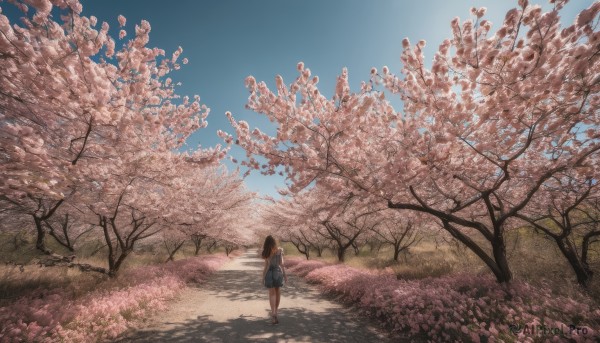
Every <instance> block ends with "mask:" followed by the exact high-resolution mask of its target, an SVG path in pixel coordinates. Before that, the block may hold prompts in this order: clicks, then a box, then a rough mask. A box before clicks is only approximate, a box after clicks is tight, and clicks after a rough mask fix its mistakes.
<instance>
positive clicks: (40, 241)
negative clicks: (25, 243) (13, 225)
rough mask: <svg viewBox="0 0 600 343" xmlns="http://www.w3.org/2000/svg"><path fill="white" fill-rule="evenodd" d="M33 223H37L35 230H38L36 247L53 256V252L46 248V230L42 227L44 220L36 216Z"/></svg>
mask: <svg viewBox="0 0 600 343" xmlns="http://www.w3.org/2000/svg"><path fill="white" fill-rule="evenodd" d="M33 221H34V222H35V228H36V230H37V240H36V242H35V247H36V248H37V249H38V250H40V251H41V252H43V253H44V254H46V255H52V250H50V249H48V248H47V247H46V230H44V227H43V225H42V219H41V218H38V217H37V216H35V215H34V216H33Z"/></svg>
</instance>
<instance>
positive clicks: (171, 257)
mask: <svg viewBox="0 0 600 343" xmlns="http://www.w3.org/2000/svg"><path fill="white" fill-rule="evenodd" d="M183 243H185V241H181V243H179V244H178V245H177V246H176V247H175V249H173V250H172V251H168V253H169V257H168V258H167V260H166V261H165V263H167V262H169V261H175V254H176V253H177V252H178V251H179V250H180V249H181V247H182V246H183ZM165 246H166V244H165ZM167 249H168V247H167Z"/></svg>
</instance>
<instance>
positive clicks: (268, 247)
mask: <svg viewBox="0 0 600 343" xmlns="http://www.w3.org/2000/svg"><path fill="white" fill-rule="evenodd" d="M276 246H277V242H275V238H273V236H271V235H268V236H267V238H265V244H263V251H262V257H263V258H269V256H271V251H273V248H275V247H276Z"/></svg>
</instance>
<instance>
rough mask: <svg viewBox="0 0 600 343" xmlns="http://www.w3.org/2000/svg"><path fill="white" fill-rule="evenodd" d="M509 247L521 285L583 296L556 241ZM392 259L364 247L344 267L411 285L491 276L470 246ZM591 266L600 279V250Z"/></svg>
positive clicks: (528, 240)
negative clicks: (463, 275)
mask: <svg viewBox="0 0 600 343" xmlns="http://www.w3.org/2000/svg"><path fill="white" fill-rule="evenodd" d="M506 242H507V254H508V259H509V263H510V266H511V269H512V271H513V275H514V278H515V279H516V280H523V281H527V282H529V283H532V284H534V285H535V284H539V285H544V286H546V287H550V288H551V289H553V291H554V292H556V293H557V294H564V295H569V294H570V293H572V292H575V291H578V290H580V287H579V285H578V284H577V282H576V279H575V275H574V273H573V271H572V270H571V268H570V266H569V264H568V263H567V262H566V260H565V259H564V258H563V257H562V255H561V254H560V252H559V251H558V249H557V248H556V246H555V244H554V243H553V242H552V241H550V240H548V239H546V238H544V237H542V236H540V235H536V234H534V233H533V232H531V231H530V230H526V229H520V230H513V231H511V232H509V233H508V234H507V236H506ZM283 247H284V249H285V251H286V254H287V255H288V256H302V257H303V256H304V255H302V254H300V253H299V252H298V251H297V250H296V248H295V247H294V246H293V245H292V244H290V243H284V244H283ZM598 248H600V247H598ZM392 256H393V251H392V250H391V248H390V247H383V248H382V249H381V250H380V251H379V252H377V251H370V250H369V248H368V247H363V248H362V249H361V251H360V253H359V254H358V255H355V254H354V251H353V250H352V249H349V250H347V252H346V261H345V262H344V263H346V264H347V265H350V266H352V267H357V268H368V269H372V268H377V269H383V268H391V269H392V270H393V271H394V272H395V273H396V275H397V277H398V278H399V279H407V280H409V279H423V278H427V277H438V276H442V275H446V274H451V273H456V272H468V273H473V274H488V273H490V271H489V269H488V268H487V266H485V265H484V264H483V262H482V261H481V260H480V259H479V258H478V257H477V256H475V254H473V253H472V252H471V251H470V250H468V249H466V248H465V247H464V246H462V245H454V244H446V243H444V244H439V245H436V244H435V243H434V241H433V240H431V239H429V240H428V239H425V240H423V241H422V242H420V243H419V244H418V245H416V246H413V247H411V248H410V252H409V253H408V254H404V255H402V254H401V256H400V258H399V261H398V262H395V261H393V259H392ZM310 258H311V259H317V260H322V261H325V262H329V263H337V258H336V256H335V254H333V253H332V252H331V251H329V250H327V251H325V252H324V253H323V257H317V256H316V253H315V252H311V256H310ZM590 262H591V265H592V268H593V270H595V271H596V274H600V254H599V253H598V250H594V251H593V252H591V259H590ZM587 292H588V293H589V294H590V295H591V296H592V297H593V298H594V299H595V300H596V301H598V302H599V303H600V276H598V275H596V277H595V279H594V280H593V281H592V283H591V284H590V286H589V288H588V290H587Z"/></svg>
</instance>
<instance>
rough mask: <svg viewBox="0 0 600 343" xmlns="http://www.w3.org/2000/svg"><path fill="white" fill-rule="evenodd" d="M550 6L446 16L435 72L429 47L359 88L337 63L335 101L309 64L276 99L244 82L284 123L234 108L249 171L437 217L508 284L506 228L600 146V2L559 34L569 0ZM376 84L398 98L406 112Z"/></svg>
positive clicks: (280, 86) (252, 101)
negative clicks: (496, 18) (260, 122)
mask: <svg viewBox="0 0 600 343" xmlns="http://www.w3.org/2000/svg"><path fill="white" fill-rule="evenodd" d="M553 4H554V8H553V9H552V10H550V11H549V12H544V11H543V10H542V9H541V8H540V7H539V6H532V5H529V4H528V2H527V1H526V0H520V1H519V7H518V8H515V9H512V10H510V11H509V12H508V13H507V14H506V17H505V19H504V22H503V23H501V24H500V25H499V26H498V28H497V29H496V31H495V32H493V31H492V23H490V22H489V21H487V20H485V19H484V14H485V8H481V9H473V10H472V15H473V18H472V19H469V20H466V21H465V22H464V23H462V24H461V23H460V21H459V19H458V18H457V19H454V20H453V21H452V23H451V28H452V33H453V35H452V37H451V38H449V39H446V40H444V41H443V42H442V44H441V45H440V47H439V49H438V51H437V52H436V54H435V56H434V58H433V62H432V65H431V67H430V68H428V67H427V66H426V65H425V57H424V56H423V47H424V46H425V42H424V41H419V42H418V43H417V44H416V45H414V46H413V45H411V43H410V42H409V41H408V39H405V40H404V41H403V47H404V51H403V53H402V56H401V61H402V69H401V71H400V74H399V75H394V74H392V73H391V71H390V69H389V68H388V67H383V68H382V72H381V73H379V72H378V71H377V69H376V68H373V69H372V70H371V80H370V81H369V82H364V83H363V84H362V86H361V90H360V91H359V92H357V93H352V92H351V91H350V87H349V84H348V73H347V71H346V70H345V69H344V70H343V72H342V74H341V75H340V76H339V78H338V81H337V85H336V89H335V94H334V95H333V97H332V98H331V99H328V98H326V97H325V96H324V95H323V94H322V93H321V92H320V91H319V90H318V88H317V84H318V81H319V80H318V78H317V77H312V76H311V72H310V70H309V69H308V68H305V66H304V64H303V63H299V64H298V71H299V74H300V75H299V77H298V78H297V79H296V80H294V81H293V82H292V83H291V84H290V85H289V86H287V85H286V84H285V83H284V81H283V79H282V78H281V77H280V76H278V77H277V78H276V89H275V91H271V90H270V89H269V88H268V87H267V85H266V84H265V83H264V82H260V83H257V82H256V80H255V79H254V78H253V77H248V78H247V79H246V85H247V87H248V89H249V91H250V97H249V99H248V104H247V106H248V108H250V109H252V110H253V111H255V112H257V113H261V114H264V115H266V116H267V117H268V118H269V120H271V121H272V122H274V123H276V124H277V126H278V128H277V133H276V135H275V136H269V135H267V134H265V133H263V132H261V131H260V130H258V129H254V130H252V131H251V130H250V128H249V125H248V124H247V123H246V122H244V121H239V122H238V121H236V120H235V119H234V118H233V116H232V115H231V114H228V116H229V118H230V121H231V123H232V126H233V128H234V129H235V131H236V136H237V137H236V139H235V142H237V143H239V145H240V146H241V147H242V148H244V149H245V150H246V151H247V154H248V156H249V157H248V159H247V160H246V161H244V162H243V164H244V165H245V166H248V167H249V168H252V169H259V170H262V172H263V173H265V174H274V173H275V172H276V169H277V168H278V167H283V169H284V171H285V172H286V173H287V174H286V175H287V178H288V180H289V181H290V184H291V187H290V189H291V191H293V192H299V191H300V190H302V189H303V188H305V187H307V186H309V185H311V184H312V183H313V182H314V181H315V180H321V184H323V185H328V187H329V188H330V191H331V192H334V193H335V192H340V191H343V190H346V192H348V191H352V192H355V194H357V195H359V194H360V197H366V196H376V197H379V198H380V199H382V200H385V201H387V203H388V207H390V208H392V209H398V210H411V211H417V212H421V213H423V214H426V215H429V216H431V217H432V218H437V220H439V221H441V222H442V224H443V227H444V229H445V230H446V231H447V232H449V233H450V234H451V235H452V236H453V237H454V238H455V239H457V240H458V241H460V242H461V243H463V244H464V245H465V246H466V247H468V248H469V249H470V250H471V251H472V252H473V253H475V254H476V255H477V256H478V257H479V258H480V259H481V260H482V261H483V262H484V263H485V264H486V265H487V266H488V267H489V269H490V270H491V271H492V272H493V274H494V275H495V277H496V279H497V281H498V282H509V281H510V280H511V279H512V273H511V270H510V267H509V264H508V260H507V256H506V244H505V234H506V230H509V229H510V228H512V227H515V225H517V222H518V220H517V216H518V214H519V213H522V211H523V210H524V209H525V207H526V206H527V205H528V204H529V203H530V202H531V201H532V200H533V199H534V198H536V196H537V195H538V193H539V192H540V189H541V187H542V186H543V185H545V184H546V183H547V182H549V180H551V179H552V178H553V177H554V176H555V175H557V174H559V173H563V172H566V171H569V170H585V169H589V168H588V166H589V164H590V163H591V162H590V161H593V160H594V159H597V158H598V151H599V150H600V144H599V143H600V137H599V134H600V130H599V127H600V118H599V117H598V112H599V111H598V104H599V103H600V96H599V94H598V90H599V88H600V79H599V78H598V77H597V75H598V74H599V68H600V63H598V57H599V56H600V54H598V44H597V42H598V39H599V38H600V33H599V32H598V31H597V27H598V25H597V22H598V12H599V11H600V4H599V3H597V2H596V3H594V4H591V5H590V7H589V8H587V9H585V10H583V11H582V12H581V13H580V14H579V15H578V17H577V19H576V21H575V23H573V24H571V25H568V26H564V27H563V26H562V25H561V22H560V13H561V9H562V7H563V6H564V4H565V1H554V2H553ZM378 83H379V84H382V85H383V86H384V87H385V89H387V90H388V91H390V92H392V93H394V94H397V96H399V98H400V99H401V100H402V101H403V112H398V111H396V110H394V108H393V107H392V106H391V105H390V103H389V102H387V100H386V99H385V92H384V91H378V90H377V89H376V87H377V84H378ZM220 135H221V137H223V139H224V140H225V141H226V142H233V141H234V138H233V137H232V136H231V135H229V134H227V133H223V132H221V133H220ZM259 157H262V158H264V159H266V161H267V162H266V163H260V162H259V159H258V158H259ZM581 174H585V173H581ZM578 175H579V174H578Z"/></svg>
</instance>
